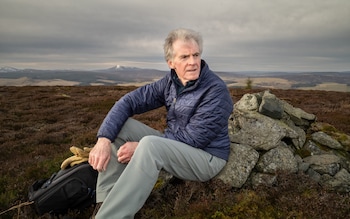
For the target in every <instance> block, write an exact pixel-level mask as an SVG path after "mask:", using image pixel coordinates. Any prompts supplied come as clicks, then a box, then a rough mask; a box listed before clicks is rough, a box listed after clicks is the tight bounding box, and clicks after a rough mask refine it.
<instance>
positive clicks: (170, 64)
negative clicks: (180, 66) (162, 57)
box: [167, 59, 175, 69]
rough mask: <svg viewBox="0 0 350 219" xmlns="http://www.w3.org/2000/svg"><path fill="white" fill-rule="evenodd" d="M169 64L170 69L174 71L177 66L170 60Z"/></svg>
mask: <svg viewBox="0 0 350 219" xmlns="http://www.w3.org/2000/svg"><path fill="white" fill-rule="evenodd" d="M167 63H168V66H169V68H170V69H174V67H175V66H174V62H173V60H171V59H169V60H168V62H167Z"/></svg>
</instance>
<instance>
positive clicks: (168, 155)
mask: <svg viewBox="0 0 350 219" xmlns="http://www.w3.org/2000/svg"><path fill="white" fill-rule="evenodd" d="M161 135H162V133H160V132H159V131H157V130H155V129H152V128H150V127H149V126H147V125H145V124H143V123H141V122H138V121H136V120H134V119H131V118H130V119H128V120H127V122H126V123H125V124H124V126H123V128H122V130H121V131H120V133H119V135H118V137H117V139H116V140H115V142H114V143H113V144H112V155H111V160H110V161H109V164H108V166H107V169H106V171H104V172H100V173H99V175H98V179H97V186H96V188H97V189H96V190H97V191H96V201H97V202H103V204H102V206H101V208H100V209H99V211H98V213H97V215H96V218H97V219H109V218H113V219H122V218H134V215H135V214H136V213H137V212H138V211H139V210H140V209H141V207H142V206H143V204H144V203H145V202H146V200H147V198H148V196H149V195H150V193H151V192H152V189H153V187H154V185H155V183H156V181H157V179H158V175H159V172H160V170H161V169H164V170H165V171H167V172H169V173H170V174H172V175H174V176H176V177H178V178H180V179H184V180H191V181H202V182H203V181H207V180H209V179H211V178H213V177H214V176H216V175H217V174H218V173H219V172H220V170H221V169H222V168H223V167H224V166H225V164H226V161H225V160H223V159H220V158H218V157H215V156H212V155H211V154H209V153H207V152H205V151H203V150H201V149H197V148H194V147H191V146H189V145H187V144H184V143H182V142H178V141H174V140H171V139H167V138H163V137H161ZM128 141H138V142H139V144H138V146H137V148H136V150H135V152H134V155H133V157H132V159H131V160H130V162H129V163H128V164H121V163H119V162H118V159H117V150H118V148H119V147H120V146H121V145H123V144H124V143H125V142H128Z"/></svg>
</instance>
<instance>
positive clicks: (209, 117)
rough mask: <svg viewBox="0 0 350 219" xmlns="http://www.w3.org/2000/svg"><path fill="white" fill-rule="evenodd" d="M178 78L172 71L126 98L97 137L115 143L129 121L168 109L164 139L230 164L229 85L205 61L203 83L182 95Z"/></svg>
mask: <svg viewBox="0 0 350 219" xmlns="http://www.w3.org/2000/svg"><path fill="white" fill-rule="evenodd" d="M175 75H176V73H175V72H174V71H173V70H171V71H170V73H168V74H167V75H165V76H164V77H163V78H162V79H160V80H158V81H156V82H154V83H151V84H148V85H145V86H142V87H139V88H137V89H136V90H134V91H132V92H130V93H128V94H126V95H125V96H123V97H122V98H121V99H120V100H119V101H117V102H116V103H115V104H114V106H113V107H112V109H111V110H110V111H109V113H108V114H107V116H106V118H105V119H104V121H103V123H102V125H101V127H100V129H99V131H98V134H97V136H98V137H106V138H108V139H110V140H111V141H114V139H115V138H116V137H117V135H118V133H119V131H120V129H121V128H122V126H123V124H124V122H125V121H126V120H127V119H128V118H129V117H131V116H133V115H135V114H140V113H144V112H147V111H149V110H152V109H156V108H159V107H161V106H165V107H166V109H167V128H166V129H165V131H164V137H166V138H170V139H174V140H177V141H181V142H184V143H186V144H188V145H191V146H193V147H195V148H200V149H202V150H204V151H206V152H208V153H210V154H212V155H214V156H217V157H219V158H222V159H224V160H228V156H229V153H230V140H229V136H228V118H229V116H230V114H231V112H232V110H233V103H232V99H231V96H230V94H229V92H228V89H227V87H226V84H225V83H224V82H223V81H222V80H221V79H220V78H219V77H218V76H217V75H215V74H214V73H213V72H212V71H211V70H210V69H209V66H208V65H207V64H206V63H205V61H203V60H202V64H201V73H200V77H199V79H198V80H197V81H196V82H195V83H194V85H192V86H190V87H188V88H185V89H184V90H183V91H182V92H181V93H179V94H178V93H177V87H176V86H177V85H176V83H175V82H174V76H175Z"/></svg>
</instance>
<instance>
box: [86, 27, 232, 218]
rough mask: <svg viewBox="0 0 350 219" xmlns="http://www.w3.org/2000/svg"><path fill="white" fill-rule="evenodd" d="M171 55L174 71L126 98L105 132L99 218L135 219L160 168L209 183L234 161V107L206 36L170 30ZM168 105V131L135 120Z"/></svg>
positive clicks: (95, 163) (99, 148)
mask: <svg viewBox="0 0 350 219" xmlns="http://www.w3.org/2000/svg"><path fill="white" fill-rule="evenodd" d="M164 53H165V59H166V61H167V64H168V66H169V68H170V69H171V70H170V72H169V73H168V74H166V75H165V76H164V77H163V78H162V79H160V80H158V81H156V82H154V83H151V84H148V85H145V86H142V87H139V88H138V89H136V90H134V91H132V92H130V93H128V94H126V95H125V96H123V97H122V98H121V99H120V100H119V101H117V102H116V103H115V104H114V106H113V107H112V109H111V110H110V111H109V113H108V114H107V116H106V118H105V119H104V121H103V123H102V125H101V127H100V129H99V131H98V134H97V137H98V140H97V143H96V145H95V146H94V148H93V149H92V151H91V152H90V156H89V163H90V164H91V166H92V167H93V168H94V169H96V170H98V171H99V175H98V180H97V186H96V188H97V191H96V201H97V203H98V204H97V206H96V209H98V211H97V215H96V218H101V219H108V218H113V219H115V218H117V219H120V218H133V217H134V215H135V214H136V213H137V212H138V211H139V210H140V208H141V207H142V206H143V204H144V203H145V201H146V200H147V198H148V196H149V195H150V193H151V191H152V189H153V186H154V185H155V183H156V181H157V179H158V175H159V172H160V170H161V169H163V170H165V171H167V172H169V173H170V174H172V175H174V176H176V177H177V178H180V179H183V180H192V181H201V182H203V181H207V180H209V179H211V178H213V177H214V176H216V175H217V174H218V173H219V172H220V170H221V169H222V168H223V167H224V166H225V164H226V162H227V160H228V157H229V153H230V140H229V136H228V118H229V116H230V114H231V112H232V110H233V103H232V100H231V97H230V94H229V92H228V89H227V87H226V84H225V83H224V82H223V81H222V80H221V79H220V78H219V77H218V76H217V75H215V74H214V73H213V72H212V71H211V70H210V69H209V66H208V65H207V63H206V62H205V61H204V60H202V59H201V54H202V38H201V36H200V35H199V33H197V32H195V31H192V30H188V29H176V30H174V31H171V32H170V33H169V35H168V37H167V38H166V40H165V44H164ZM161 106H165V107H166V110H167V118H166V119H167V128H166V129H165V130H164V133H161V132H159V131H157V130H154V129H152V128H150V127H148V126H146V125H145V124H142V123H140V122H138V121H136V120H134V119H132V118H130V117H132V116H133V115H135V114H140V113H144V112H146V111H149V110H153V109H156V108H159V107H161ZM101 204H102V205H101ZM100 205H101V206H100ZM99 206H100V207H99Z"/></svg>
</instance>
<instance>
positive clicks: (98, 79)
mask: <svg viewBox="0 0 350 219" xmlns="http://www.w3.org/2000/svg"><path fill="white" fill-rule="evenodd" d="M167 73H168V71H161V70H156V69H144V68H135V67H126V66H119V65H118V66H114V67H112V68H108V69H100V70H59V69H58V70H37V69H17V68H14V67H2V68H0V86H54V85H62V86H65V85H67V86H72V85H74V86H89V85H136V86H139V85H142V84H145V83H150V82H152V81H155V80H157V79H159V78H161V77H163V76H164V75H165V74H167ZM216 74H218V75H219V76H220V77H221V78H222V79H223V80H224V81H225V82H226V83H227V84H228V86H230V87H244V86H246V83H247V80H248V79H249V80H251V81H252V82H253V83H252V85H253V86H255V87H267V88H280V89H320V90H339V89H340V90H339V91H345V92H350V89H349V87H350V71H345V72H259V71H255V72H253V71H246V72H216Z"/></svg>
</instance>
